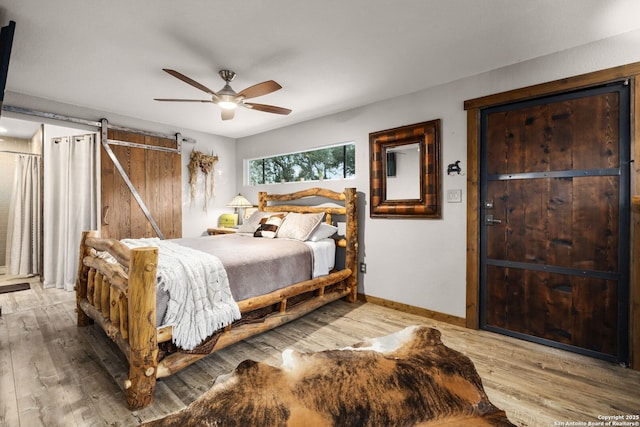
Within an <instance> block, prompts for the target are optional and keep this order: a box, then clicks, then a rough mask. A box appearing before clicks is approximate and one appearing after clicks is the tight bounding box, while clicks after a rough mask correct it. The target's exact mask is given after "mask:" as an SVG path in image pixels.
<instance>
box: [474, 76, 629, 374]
mask: <svg viewBox="0 0 640 427" xmlns="http://www.w3.org/2000/svg"><path fill="white" fill-rule="evenodd" d="M629 117H630V115H629V91H628V86H626V85H625V84H623V83H621V84H618V85H612V86H607V87H600V88H595V89H589V90H584V91H581V92H579V93H571V94H564V95H559V96H555V97H549V98H545V99H536V100H531V101H527V102H521V103H517V104H510V105H505V106H500V107H494V108H490V109H486V110H484V111H482V116H481V118H482V133H481V144H482V148H481V149H482V158H481V203H482V205H481V209H482V214H481V215H480V218H481V221H482V222H483V224H481V227H480V229H481V248H482V250H481V293H480V298H481V312H480V322H481V327H482V328H484V329H488V330H492V331H496V332H500V333H504V334H507V335H511V336H515V337H519V338H524V339H527V340H531V341H536V342H541V343H543V344H548V345H552V346H556V347H561V348H565V349H568V350H572V351H576V352H579V353H584V354H588V355H591V356H595V357H600V358H603V359H608V360H616V361H621V362H624V361H625V360H626V357H627V353H628V352H627V346H628V336H627V333H628V307H629V306H628V289H629V261H628V259H629V239H628V236H629V211H630V209H629V201H630V195H629V193H630V192H629V147H630V142H629Z"/></svg>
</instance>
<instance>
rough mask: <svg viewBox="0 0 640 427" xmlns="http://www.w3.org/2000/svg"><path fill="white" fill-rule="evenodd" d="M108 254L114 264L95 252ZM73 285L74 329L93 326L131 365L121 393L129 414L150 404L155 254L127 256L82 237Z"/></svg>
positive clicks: (154, 363)
mask: <svg viewBox="0 0 640 427" xmlns="http://www.w3.org/2000/svg"><path fill="white" fill-rule="evenodd" d="M102 251H105V252H107V253H109V254H110V255H111V256H112V257H113V259H115V260H116V261H117V263H112V262H111V263H110V262H107V261H106V260H105V259H104V258H103V257H100V256H98V255H97V253H98V252H102ZM80 257H81V259H80V261H81V262H80V264H79V268H78V270H79V271H78V281H77V284H76V300H77V304H78V326H86V325H89V324H91V323H92V322H93V321H95V322H97V323H98V324H99V325H100V326H101V327H102V329H103V330H104V331H105V333H106V334H107V336H108V337H109V338H111V339H112V340H113V341H114V342H115V343H116V344H117V345H118V347H119V348H120V350H121V351H122V353H123V354H124V355H125V357H126V358H127V361H128V363H129V377H128V379H127V380H126V381H125V382H124V384H123V387H124V390H125V394H126V396H127V404H128V406H129V407H130V408H143V407H145V406H147V405H149V404H150V403H151V402H153V396H154V392H155V384H156V378H157V368H158V340H157V337H158V334H157V328H156V300H155V298H156V291H155V286H156V266H157V260H158V249H157V248H137V249H131V250H129V249H128V248H127V247H126V246H124V245H122V244H121V243H120V242H118V241H114V240H101V239H98V238H97V232H96V231H89V232H84V233H83V236H82V242H81V244H80Z"/></svg>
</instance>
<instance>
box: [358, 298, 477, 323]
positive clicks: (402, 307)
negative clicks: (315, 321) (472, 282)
mask: <svg viewBox="0 0 640 427" xmlns="http://www.w3.org/2000/svg"><path fill="white" fill-rule="evenodd" d="M358 300H359V301H364V302H370V303H371V304H376V305H381V306H383V307H388V308H392V309H394V310H398V311H402V312H404V313H409V314H415V315H417V316H422V317H426V318H429V319H433V320H437V321H439V322H445V323H449V324H451V325H455V326H461V327H463V328H464V327H466V320H465V319H464V318H462V317H457V316H452V315H450V314H444V313H440V312H437V311H433V310H428V309H426V308H422V307H416V306H413V305H409V304H403V303H401V302H396V301H390V300H387V299H384V298H378V297H372V296H370V295H365V294H358Z"/></svg>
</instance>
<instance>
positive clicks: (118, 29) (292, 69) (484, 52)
mask: <svg viewBox="0 0 640 427" xmlns="http://www.w3.org/2000/svg"><path fill="white" fill-rule="evenodd" d="M638 16H640V1H638V0H562V1H558V0H483V1H479V0H395V1H392V0H323V1H303V0H272V1H265V0H243V1H219V0H207V1H202V0H181V1H176V0H136V1H131V0H110V1H98V0H83V1H77V0H57V1H40V0H9V1H8V2H7V1H6V0H2V3H0V23H1V24H2V25H6V23H7V22H8V21H9V20H14V21H16V35H15V39H14V45H13V52H12V57H11V65H10V70H9V77H8V82H7V90H8V91H11V92H16V93H20V94H25V95H31V96H36V97H40V98H46V99H50V100H54V101H58V102H63V103H68V104H73V105H80V106H84V107H89V108H93V109H98V110H101V111H105V112H112V113H117V114H121V115H125V116H130V117H135V118H140V119H145V120H150V121H154V122H160V123H166V124H169V125H171V126H176V127H177V128H179V129H184V128H186V129H194V130H199V131H203V132H207V133H213V134H217V135H223V136H229V137H233V138H239V137H243V136H247V135H252V134H256V133H260V132H264V131H266V130H270V129H275V128H278V127H282V126H287V125H290V124H293V123H297V122H301V121H305V120H309V119H312V118H315V117H320V116H324V115H327V114H331V113H335V112H339V111H343V110H347V109H350V108H354V107H357V106H361V105H365V104H369V103H372V102H376V101H379V100H382V99H387V98H391V97H395V96H398V95H403V94H406V93H411V92H415V91H418V90H421V89H425V88H428V87H432V86H435V85H438V84H442V83H445V82H449V81H453V80H456V79H459V78H462V77H465V76H470V75H474V74H478V73H481V72H484V71H489V70H492V69H496V68H500V67H503V66H506V65H510V64H513V63H517V62H520V61H524V60H527V59H531V58H534V57H538V56H542V55H546V54H549V53H553V52H557V51H561V50H564V49H568V48H571V47H575V46H578V45H583V44H586V43H590V42H592V41H595V40H599V39H603V38H607V37H611V36H614V35H617V34H621V33H624V32H628V31H631V30H635V29H638V28H640V19H638ZM162 68H172V69H175V70H177V71H179V72H181V73H183V74H185V75H187V76H189V77H191V78H192V79H194V80H196V81H198V82H200V83H202V84H204V85H205V86H208V87H210V88H211V89H213V90H214V91H217V90H219V89H221V88H222V86H223V84H224V82H223V81H222V80H221V79H220V77H218V74H217V73H218V71H219V70H220V69H230V70H233V71H235V72H236V73H237V74H238V75H237V77H236V79H235V80H234V81H233V83H232V87H233V88H234V89H235V90H236V91H240V90H241V89H244V88H245V87H247V86H251V85H253V84H256V83H259V82H262V81H265V80H270V79H273V80H275V81H277V82H278V83H280V84H281V85H282V86H283V89H281V90H279V91H277V92H274V93H272V94H269V95H265V96H263V97H260V98H255V99H253V100H252V101H254V102H258V103H264V104H271V105H277V106H282V107H287V108H290V109H292V110H293V112H292V113H291V114H290V115H289V116H280V115H275V114H270V113H264V112H259V111H251V110H248V109H240V110H238V111H237V113H236V117H235V119H233V120H231V121H225V122H223V121H221V120H220V110H219V107H218V106H216V105H213V104H200V103H194V104H186V103H161V102H157V101H154V100H153V98H198V99H207V98H208V97H207V95H206V94H204V93H203V92H200V91H199V90H197V89H195V88H193V87H192V86H189V85H187V84H186V83H184V82H181V81H179V80H177V79H176V78H174V77H172V76H170V75H168V74H166V73H164V72H163V71H162ZM8 101H10V96H8V99H5V102H6V103H9V102H8Z"/></svg>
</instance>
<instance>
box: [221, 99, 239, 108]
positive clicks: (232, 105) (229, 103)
mask: <svg viewBox="0 0 640 427" xmlns="http://www.w3.org/2000/svg"><path fill="white" fill-rule="evenodd" d="M218 105H219V106H220V108H222V109H223V110H235V109H236V107H237V106H238V104H236V103H235V102H233V101H225V100H222V101H219V102H218Z"/></svg>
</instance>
